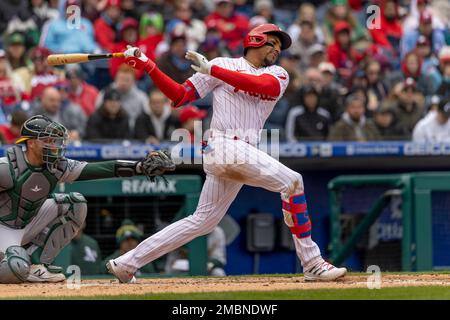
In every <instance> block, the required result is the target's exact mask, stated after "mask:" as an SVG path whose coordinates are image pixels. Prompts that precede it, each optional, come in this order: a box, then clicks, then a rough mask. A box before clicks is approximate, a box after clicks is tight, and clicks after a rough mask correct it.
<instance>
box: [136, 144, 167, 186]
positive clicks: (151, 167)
mask: <svg viewBox="0 0 450 320" xmlns="http://www.w3.org/2000/svg"><path fill="white" fill-rule="evenodd" d="M137 170H138V172H139V171H140V172H139V173H140V174H142V175H144V176H147V177H148V178H149V179H150V180H151V181H154V179H155V177H156V176H162V175H163V174H164V173H165V172H166V171H174V170H175V163H174V162H173V161H172V159H171V157H170V153H169V152H168V151H167V150H157V151H152V152H149V153H148V154H147V156H146V157H145V158H144V159H143V160H142V161H139V163H138V165H137ZM163 179H164V177H163Z"/></svg>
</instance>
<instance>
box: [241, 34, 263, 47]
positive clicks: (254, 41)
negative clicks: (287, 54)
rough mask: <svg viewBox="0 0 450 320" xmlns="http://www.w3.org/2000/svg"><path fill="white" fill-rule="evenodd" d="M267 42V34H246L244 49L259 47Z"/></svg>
mask: <svg viewBox="0 0 450 320" xmlns="http://www.w3.org/2000/svg"><path fill="white" fill-rule="evenodd" d="M266 42H267V34H264V33H262V34H248V36H247V37H245V39H244V48H248V47H256V48H257V47H261V46H263V45H264V44H265V43H266Z"/></svg>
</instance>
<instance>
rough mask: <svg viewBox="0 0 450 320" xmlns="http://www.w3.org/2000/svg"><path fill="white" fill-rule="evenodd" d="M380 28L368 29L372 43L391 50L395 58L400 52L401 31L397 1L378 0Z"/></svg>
mask: <svg viewBox="0 0 450 320" xmlns="http://www.w3.org/2000/svg"><path fill="white" fill-rule="evenodd" d="M379 6H380V28H372V29H369V32H370V35H371V36H372V39H373V42H374V43H375V44H376V45H379V46H381V47H383V48H387V49H389V50H391V51H392V52H393V53H395V55H396V56H397V55H398V54H399V50H400V39H401V37H402V33H403V29H402V23H401V21H400V16H399V13H398V9H399V4H398V1H397V0H379Z"/></svg>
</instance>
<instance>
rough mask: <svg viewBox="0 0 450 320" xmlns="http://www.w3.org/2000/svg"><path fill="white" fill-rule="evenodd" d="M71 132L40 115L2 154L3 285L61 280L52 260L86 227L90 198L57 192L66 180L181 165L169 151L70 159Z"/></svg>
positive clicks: (0, 228) (157, 170)
mask: <svg viewBox="0 0 450 320" xmlns="http://www.w3.org/2000/svg"><path fill="white" fill-rule="evenodd" d="M67 136H68V135H67V130H66V128H65V127H64V126H62V125H61V124H59V123H57V122H55V121H52V120H50V119H49V118H47V117H45V116H42V115H37V116H34V117H31V118H30V119H28V120H27V121H26V122H25V123H24V125H23V126H22V129H21V138H20V139H19V140H17V142H16V144H17V145H15V146H13V147H11V148H9V149H8V150H7V152H6V157H3V158H0V283H22V282H60V281H64V280H65V276H64V274H63V272H62V271H63V270H62V268H60V267H57V266H53V265H52V264H51V263H52V262H53V260H54V259H55V257H56V256H57V255H58V253H59V252H60V251H61V249H62V248H63V247H64V246H66V245H67V244H68V243H69V242H70V241H71V240H72V238H73V237H74V236H75V235H76V234H77V232H78V231H79V229H80V228H81V227H82V225H83V222H84V220H85V218H86V214H87V206H86V199H85V198H84V197H83V196H82V195H81V194H80V193H77V192H71V193H69V194H64V193H52V192H53V190H54V189H55V187H56V186H57V184H58V183H60V182H73V181H77V180H92V179H102V178H111V177H129V176H133V175H147V176H148V177H150V178H151V179H153V177H155V176H156V175H161V174H163V173H164V171H166V170H174V169H175V165H174V163H173V162H172V160H171V159H170V157H169V156H168V155H167V154H166V153H165V152H163V151H154V152H151V153H150V154H148V155H147V157H146V158H145V159H143V160H142V161H121V160H117V161H116V160H115V161H103V162H97V163H87V162H80V161H75V160H71V159H67V158H65V157H64V151H65V147H66V142H67Z"/></svg>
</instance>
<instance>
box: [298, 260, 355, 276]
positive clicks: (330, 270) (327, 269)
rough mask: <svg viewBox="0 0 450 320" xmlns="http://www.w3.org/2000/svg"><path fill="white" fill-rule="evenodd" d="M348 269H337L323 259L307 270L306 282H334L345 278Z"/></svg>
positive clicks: (305, 273)
mask: <svg viewBox="0 0 450 320" xmlns="http://www.w3.org/2000/svg"><path fill="white" fill-rule="evenodd" d="M346 273H347V269H346V268H336V267H335V266H333V265H332V264H330V263H328V262H326V261H325V260H323V259H322V258H320V259H318V261H317V262H316V263H314V264H313V265H312V266H311V267H309V268H308V269H306V270H305V272H304V275H305V281H333V280H336V279H338V278H341V277H343V276H345V274H346Z"/></svg>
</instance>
